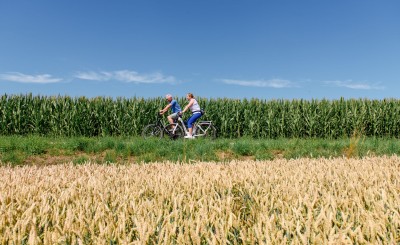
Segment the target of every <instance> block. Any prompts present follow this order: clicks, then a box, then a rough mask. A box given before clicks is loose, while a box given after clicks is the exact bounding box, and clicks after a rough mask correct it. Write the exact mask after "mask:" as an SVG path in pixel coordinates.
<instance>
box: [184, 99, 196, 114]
mask: <svg viewBox="0 0 400 245" xmlns="http://www.w3.org/2000/svg"><path fill="white" fill-rule="evenodd" d="M193 103H194V100H193V99H191V100H190V102H189V104H187V106H185V108H184V109H183V111H182V114H183V113H185V111H187V110H188V109H189V108H190V107H191V106H192V105H193Z"/></svg>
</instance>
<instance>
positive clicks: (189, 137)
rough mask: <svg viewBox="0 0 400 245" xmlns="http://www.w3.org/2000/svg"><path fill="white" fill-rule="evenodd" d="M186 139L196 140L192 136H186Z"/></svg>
mask: <svg viewBox="0 0 400 245" xmlns="http://www.w3.org/2000/svg"><path fill="white" fill-rule="evenodd" d="M185 139H194V137H193V136H191V135H185Z"/></svg>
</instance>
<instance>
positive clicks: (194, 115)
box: [187, 113, 201, 128]
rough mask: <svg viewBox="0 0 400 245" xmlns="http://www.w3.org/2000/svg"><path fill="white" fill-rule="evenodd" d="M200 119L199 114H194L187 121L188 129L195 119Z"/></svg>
mask: <svg viewBox="0 0 400 245" xmlns="http://www.w3.org/2000/svg"><path fill="white" fill-rule="evenodd" d="M200 117H201V113H194V114H193V115H192V116H191V117H190V118H189V120H188V121H187V126H188V128H192V127H193V124H194V123H195V122H196V120H197V119H199V118H200Z"/></svg>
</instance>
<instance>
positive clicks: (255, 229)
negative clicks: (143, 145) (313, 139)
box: [0, 156, 400, 244]
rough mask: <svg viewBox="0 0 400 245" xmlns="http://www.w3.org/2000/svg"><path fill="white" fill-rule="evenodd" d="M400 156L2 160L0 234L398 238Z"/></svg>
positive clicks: (190, 239) (12, 240)
mask: <svg viewBox="0 0 400 245" xmlns="http://www.w3.org/2000/svg"><path fill="white" fill-rule="evenodd" d="M399 180H400V158H399V157H395V156H393V157H379V158H378V157H370V158H364V159H345V158H336V159H304V158H303V159H297V160H283V159H281V160H274V161H259V162H256V161H232V162H230V163H225V164H222V163H206V162H198V163H194V164H184V165H181V164H177V163H168V162H166V163H153V164H143V165H138V164H134V165H111V166H107V165H97V164H95V165H92V164H85V165H81V166H74V165H72V164H71V165H68V164H67V165H54V166H47V167H32V166H24V167H14V168H13V167H1V168H0V234H1V236H0V243H1V244H26V243H29V244H41V243H45V244H56V243H62V244H89V243H90V244H128V243H140V244H144V243H149V244H183V243H193V244H226V243H249V244H263V243H268V244H281V243H292V244H300V243H301V244H307V243H311V244H312V243H315V244H366V243H371V244H379V243H381V244H396V243H399V242H400V181H399Z"/></svg>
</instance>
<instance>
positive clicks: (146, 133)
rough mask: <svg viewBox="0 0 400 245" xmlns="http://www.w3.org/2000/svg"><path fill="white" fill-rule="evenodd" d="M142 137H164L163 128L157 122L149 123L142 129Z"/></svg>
mask: <svg viewBox="0 0 400 245" xmlns="http://www.w3.org/2000/svg"><path fill="white" fill-rule="evenodd" d="M142 137H143V138H145V139H147V138H161V137H162V128H161V127H160V126H158V125H157V124H149V125H147V126H146V127H144V129H143V131H142Z"/></svg>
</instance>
